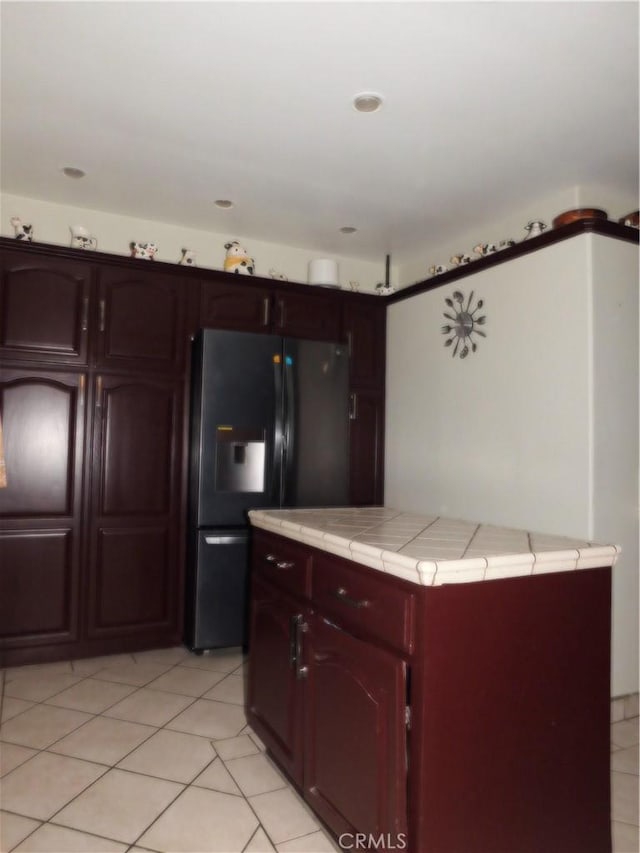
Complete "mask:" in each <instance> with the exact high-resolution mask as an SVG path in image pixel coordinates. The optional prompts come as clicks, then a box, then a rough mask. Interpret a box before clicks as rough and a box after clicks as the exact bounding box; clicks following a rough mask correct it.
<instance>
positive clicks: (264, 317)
mask: <svg viewBox="0 0 640 853" xmlns="http://www.w3.org/2000/svg"><path fill="white" fill-rule="evenodd" d="M269 302H270V300H269V297H268V296H265V298H264V299H263V301H262V311H263V314H262V325H263V326H268V325H269Z"/></svg>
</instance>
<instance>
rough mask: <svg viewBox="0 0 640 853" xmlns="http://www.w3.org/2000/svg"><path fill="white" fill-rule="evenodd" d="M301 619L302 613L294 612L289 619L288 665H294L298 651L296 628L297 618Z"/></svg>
mask: <svg viewBox="0 0 640 853" xmlns="http://www.w3.org/2000/svg"><path fill="white" fill-rule="evenodd" d="M299 619H302V614H300V613H296V615H295V616H292V617H291V619H290V620H289V666H292V667H295V665H296V661H297V657H296V656H297V653H298V639H297V633H298V632H297V628H298V620H299Z"/></svg>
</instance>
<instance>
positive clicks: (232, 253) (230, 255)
mask: <svg viewBox="0 0 640 853" xmlns="http://www.w3.org/2000/svg"><path fill="white" fill-rule="evenodd" d="M224 247H225V249H226V250H227V256H226V258H225V259H224V271H225V272H234V273H238V274H240V275H253V274H254V272H255V261H254V260H253V258H250V257H249V256H248V255H247V250H246V249H244V248H243V247H242V246H241V245H240V243H238V241H237V240H232V241H231V242H229V243H225V244H224Z"/></svg>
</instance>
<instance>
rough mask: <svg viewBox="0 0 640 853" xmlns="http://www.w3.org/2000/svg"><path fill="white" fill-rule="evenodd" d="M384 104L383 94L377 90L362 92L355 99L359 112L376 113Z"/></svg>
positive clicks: (355, 105)
mask: <svg viewBox="0 0 640 853" xmlns="http://www.w3.org/2000/svg"><path fill="white" fill-rule="evenodd" d="M381 106H382V96H381V95H376V93H375V92H361V93H360V94H359V95H356V96H355V98H354V99H353V107H354V109H356V110H357V111H358V112H359V113H375V112H376V110H379V109H380V107H381Z"/></svg>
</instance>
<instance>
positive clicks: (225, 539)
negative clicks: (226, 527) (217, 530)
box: [204, 536, 247, 545]
mask: <svg viewBox="0 0 640 853" xmlns="http://www.w3.org/2000/svg"><path fill="white" fill-rule="evenodd" d="M204 541H205V542H206V543H207V545H240V544H241V543H242V542H246V541H247V537H246V536H205V537H204Z"/></svg>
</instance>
